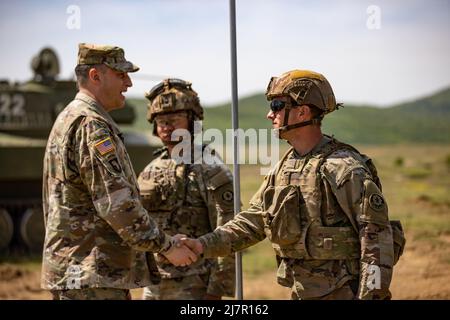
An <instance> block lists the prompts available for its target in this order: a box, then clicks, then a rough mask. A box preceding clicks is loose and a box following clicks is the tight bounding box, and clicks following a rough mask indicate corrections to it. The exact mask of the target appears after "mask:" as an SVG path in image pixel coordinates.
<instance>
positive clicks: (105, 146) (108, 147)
mask: <svg viewBox="0 0 450 320" xmlns="http://www.w3.org/2000/svg"><path fill="white" fill-rule="evenodd" d="M95 148H96V149H97V150H98V152H100V154H101V155H104V154H107V153H108V152H111V151H114V149H115V148H114V144H113V143H112V141H111V138H106V139H104V140H102V141H100V142H97V143H96V144H95Z"/></svg>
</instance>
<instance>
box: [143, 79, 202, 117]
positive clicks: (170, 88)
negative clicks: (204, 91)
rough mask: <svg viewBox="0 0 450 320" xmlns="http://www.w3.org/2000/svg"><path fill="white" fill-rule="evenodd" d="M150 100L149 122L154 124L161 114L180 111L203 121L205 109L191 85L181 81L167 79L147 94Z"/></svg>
mask: <svg viewBox="0 0 450 320" xmlns="http://www.w3.org/2000/svg"><path fill="white" fill-rule="evenodd" d="M145 97H146V98H147V99H148V100H150V103H149V104H148V109H147V120H148V121H149V122H150V123H153V120H154V119H155V117H156V116H157V115H159V114H164V113H172V112H178V111H188V112H190V113H192V115H193V118H192V119H193V120H203V108H202V106H201V105H200V100H199V98H198V96H197V92H195V91H194V90H193V89H192V87H191V83H190V82H188V81H184V80H181V79H175V78H171V79H165V80H164V81H162V82H160V83H158V84H157V85H156V86H154V87H153V88H152V89H151V90H150V92H147V93H146V94H145Z"/></svg>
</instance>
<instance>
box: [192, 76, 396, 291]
mask: <svg viewBox="0 0 450 320" xmlns="http://www.w3.org/2000/svg"><path fill="white" fill-rule="evenodd" d="M266 97H267V99H268V100H269V101H270V109H271V110H270V111H269V113H268V114H267V118H268V119H269V120H270V121H271V122H272V126H273V128H274V129H275V130H276V131H277V132H278V136H279V137H280V138H281V139H285V140H287V141H288V142H289V144H291V146H292V148H290V150H288V152H287V153H286V154H285V155H284V156H283V157H282V159H281V160H280V161H279V162H278V164H277V165H276V166H275V167H274V168H273V169H272V170H271V172H270V173H269V174H268V175H267V176H266V177H265V179H264V182H263V183H262V185H261V187H260V189H259V190H258V192H257V193H256V194H255V195H254V197H253V198H252V200H251V201H250V208H249V209H248V210H246V211H243V212H241V213H239V214H238V215H236V216H235V218H234V219H233V220H232V221H230V222H228V223H227V224H225V225H224V226H222V227H219V228H217V229H216V230H215V231H214V232H212V233H209V234H207V235H204V236H202V237H200V238H199V239H198V240H193V239H184V241H185V243H186V244H188V245H189V246H190V247H191V248H192V249H193V250H194V251H196V252H197V253H198V254H200V253H203V256H205V257H212V256H221V255H225V254H229V253H230V252H234V251H238V250H242V249H244V248H246V247H249V246H251V245H253V244H255V243H257V242H259V241H261V240H263V239H264V238H266V237H267V238H268V239H269V240H270V242H271V243H272V247H273V249H274V251H275V255H276V259H277V262H278V273H277V279H278V283H279V284H280V285H282V286H286V287H290V288H291V291H292V298H293V299H389V298H390V297H391V294H390V291H389V285H390V282H391V278H392V268H393V265H394V264H395V262H396V261H397V260H398V257H399V255H400V254H401V252H402V248H403V245H404V238H403V233H402V230H401V225H400V224H399V223H398V222H393V221H389V218H388V207H387V204H386V200H385V198H384V196H383V194H382V191H381V183H380V180H379V178H378V176H377V172H376V169H375V167H374V165H373V163H372V161H371V160H370V159H369V158H368V157H366V156H365V155H363V154H361V153H359V152H358V151H357V150H356V149H354V148H353V147H351V146H350V145H347V144H344V143H341V142H339V141H337V140H336V139H334V138H333V137H330V136H327V135H324V134H322V131H321V121H322V119H323V117H324V116H325V115H326V114H328V113H330V112H332V111H334V110H336V109H337V108H338V106H339V105H338V104H336V100H335V97H334V94H333V91H332V89H331V86H330V84H329V83H328V81H327V79H326V78H325V77H324V76H323V75H321V74H319V73H316V72H312V71H307V70H293V71H289V72H286V73H284V74H283V75H281V76H280V77H273V78H272V79H271V80H270V83H269V85H268V88H267V91H266ZM393 232H394V234H395V239H396V241H395V242H394V239H393Z"/></svg>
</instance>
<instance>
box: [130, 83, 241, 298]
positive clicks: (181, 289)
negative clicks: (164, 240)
mask: <svg viewBox="0 0 450 320" xmlns="http://www.w3.org/2000/svg"><path fill="white" fill-rule="evenodd" d="M146 97H147V98H148V99H149V100H150V103H149V105H148V113H147V119H148V120H149V122H150V123H153V129H154V134H155V135H156V136H158V137H159V138H160V139H161V141H162V142H163V144H164V147H163V148H161V149H160V150H158V151H156V152H155V155H156V156H157V158H156V159H154V160H153V161H152V162H151V163H150V164H149V165H148V166H147V167H146V168H145V169H144V170H143V171H142V172H141V174H140V175H139V178H138V183H139V188H140V191H141V197H142V202H143V204H144V207H145V208H146V209H147V211H148V212H149V214H150V216H151V217H152V218H154V219H155V221H157V223H158V225H159V226H160V228H161V229H162V230H164V231H165V232H166V233H168V234H171V235H175V234H179V233H182V234H185V235H187V236H189V237H199V236H201V235H203V234H206V233H208V232H211V231H213V230H214V229H215V228H216V227H217V226H220V225H223V224H224V223H225V222H227V221H229V220H230V219H232V218H233V213H234V209H233V185H232V182H233V180H232V175H231V172H230V171H229V170H228V168H227V167H226V166H225V165H224V164H223V163H222V161H221V159H220V158H219V157H218V156H217V155H216V154H215V153H214V152H213V150H211V149H210V148H209V147H206V148H205V147H204V148H202V146H196V147H200V148H199V149H200V150H199V151H201V152H199V153H198V155H195V151H194V150H191V149H190V150H186V149H185V150H184V152H189V151H191V154H190V156H189V157H188V158H187V159H184V160H183V159H179V158H178V156H179V152H177V151H176V150H177V149H179V147H180V146H181V145H182V144H183V143H184V142H180V141H179V140H177V139H173V137H172V133H173V132H174V130H185V133H186V134H187V135H186V136H185V138H186V141H185V142H187V147H188V148H191V147H193V143H192V138H193V133H194V132H193V128H194V121H196V120H202V119H203V109H202V107H201V105H200V101H199V99H198V97H197V93H196V92H195V91H194V90H193V89H192V88H191V83H189V82H186V81H183V80H180V79H166V80H164V81H163V82H161V83H159V84H158V85H156V86H155V87H154V88H153V89H152V90H151V91H150V92H149V93H148V94H147V95H146ZM173 140H175V141H173ZM193 148H194V147H193ZM172 155H173V156H172ZM203 155H205V156H208V155H209V158H208V159H207V163H208V164H207V163H205V161H204V160H205V159H204V158H203ZM212 163H213V164H212ZM155 258H156V261H157V264H158V269H159V272H160V274H161V277H162V280H161V283H159V284H157V285H151V286H149V287H147V288H145V289H144V294H143V298H144V299H148V300H159V299H161V300H169V299H170V300H176V299H195V300H202V299H221V297H222V296H234V278H235V271H234V267H235V266H234V265H235V261H234V255H228V256H226V257H224V258H216V259H199V260H198V261H197V262H196V263H194V264H192V265H190V266H189V267H176V266H174V265H172V264H170V263H168V262H167V260H166V259H164V257H162V256H161V255H160V254H155Z"/></svg>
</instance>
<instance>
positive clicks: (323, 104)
mask: <svg viewBox="0 0 450 320" xmlns="http://www.w3.org/2000/svg"><path fill="white" fill-rule="evenodd" d="M282 96H287V97H290V98H291V100H290V101H288V102H287V103H286V104H285V105H284V108H285V109H286V112H285V118H284V125H283V126H282V127H281V128H279V129H278V131H279V132H280V133H281V132H286V131H288V130H291V129H294V128H298V127H303V126H307V125H310V124H319V123H320V122H321V120H322V119H323V116H324V115H326V114H328V113H330V112H333V111H334V110H337V109H338V108H339V106H341V104H337V103H336V98H335V97H334V93H333V89H332V88H331V86H330V84H329V82H328V80H327V79H326V78H325V77H324V76H323V75H322V74H320V73H317V72H314V71H309V70H292V71H288V72H285V73H283V74H282V75H281V76H280V77H272V78H271V79H270V82H269V85H268V86H267V90H266V97H267V100H269V101H271V100H273V99H274V98H277V97H282ZM300 105H309V106H314V107H316V108H318V109H320V110H321V111H322V114H320V115H319V116H317V117H316V118H314V119H311V120H309V121H304V122H300V123H296V124H292V125H287V122H288V117H289V112H290V110H291V109H292V108H294V107H296V106H300Z"/></svg>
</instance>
